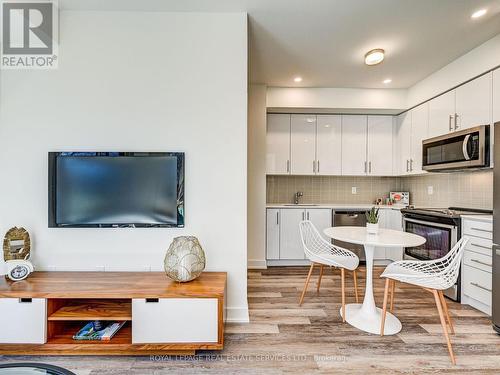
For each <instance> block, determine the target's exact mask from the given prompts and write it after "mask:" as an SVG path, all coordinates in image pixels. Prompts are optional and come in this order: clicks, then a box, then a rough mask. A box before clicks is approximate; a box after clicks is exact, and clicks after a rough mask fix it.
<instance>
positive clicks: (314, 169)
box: [313, 160, 316, 173]
mask: <svg viewBox="0 0 500 375" xmlns="http://www.w3.org/2000/svg"><path fill="white" fill-rule="evenodd" d="M313 173H316V160H313Z"/></svg>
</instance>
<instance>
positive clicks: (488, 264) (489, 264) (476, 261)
mask: <svg viewBox="0 0 500 375" xmlns="http://www.w3.org/2000/svg"><path fill="white" fill-rule="evenodd" d="M470 261H471V262H475V263H478V264H482V265H483V266H488V267H491V266H492V265H491V263H486V262H481V261H480V260H477V259H471V260H470Z"/></svg>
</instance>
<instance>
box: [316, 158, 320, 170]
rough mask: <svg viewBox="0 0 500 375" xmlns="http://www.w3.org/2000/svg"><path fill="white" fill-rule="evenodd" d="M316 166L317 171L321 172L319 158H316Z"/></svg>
mask: <svg viewBox="0 0 500 375" xmlns="http://www.w3.org/2000/svg"><path fill="white" fill-rule="evenodd" d="M316 168H317V169H318V170H317V171H316V172H318V173H319V160H316Z"/></svg>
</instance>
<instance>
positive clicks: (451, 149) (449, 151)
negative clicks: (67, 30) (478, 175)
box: [422, 125, 490, 171]
mask: <svg viewBox="0 0 500 375" xmlns="http://www.w3.org/2000/svg"><path fill="white" fill-rule="evenodd" d="M489 165H490V126H489V125H481V126H476V127H474V128H469V129H465V130H461V131H458V132H454V133H449V134H445V135H441V136H439V137H434V138H430V139H426V140H425V141H423V142H422V169H424V170H426V171H447V170H460V169H469V168H485V167H489Z"/></svg>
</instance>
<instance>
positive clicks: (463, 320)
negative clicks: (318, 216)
mask: <svg viewBox="0 0 500 375" xmlns="http://www.w3.org/2000/svg"><path fill="white" fill-rule="evenodd" d="M382 270H383V268H381V267H376V269H375V271H374V274H375V278H374V291H375V300H376V303H377V305H378V306H381V304H382V299H383V292H384V289H383V288H384V283H383V280H381V279H380V278H379V277H378V276H379V274H380V273H381V271H382ZM307 271H308V268H307V267H272V268H269V269H267V270H262V271H260V270H259V271H249V272H248V303H249V311H250V323H249V324H241V323H227V325H226V336H225V349H224V351H222V352H200V353H198V355H197V356H194V357H156V358H150V357H0V362H18V361H40V362H44V363H51V364H55V365H59V366H62V367H66V368H68V369H70V370H72V371H74V372H75V373H76V374H78V375H97V374H103V375H117V374H120V375H121V374H141V375H142V374H157V375H160V374H220V373H224V374H239V375H246V374H333V373H335V374H399V373H405V374H426V373H427V374H431V373H432V374H434V373H445V374H475V373H477V374H499V373H500V336H498V335H497V334H496V333H494V331H493V330H492V328H491V321H490V319H489V317H488V316H486V315H485V314H483V313H481V312H479V311H477V310H474V309H473V308H471V307H469V306H465V305H460V304H457V303H453V302H451V301H449V300H448V304H449V310H450V314H451V315H452V316H453V318H454V321H455V324H456V332H457V333H456V334H455V335H453V336H452V342H453V347H454V350H455V355H456V357H457V365H456V366H453V365H451V363H450V361H449V357H448V352H447V349H446V345H445V341H444V338H443V336H442V331H441V326H440V322H439V317H438V314H437V310H436V306H435V305H434V299H433V297H432V295H431V294H429V293H426V292H423V291H422V290H421V289H419V288H415V287H412V286H408V285H403V284H398V285H397V287H396V291H395V308H394V314H395V315H396V316H397V317H399V318H400V320H401V322H402V324H403V329H402V331H401V332H400V333H399V334H397V335H394V336H384V337H380V336H378V335H372V334H369V333H365V332H362V331H360V330H358V329H356V328H354V327H352V326H350V325H349V324H346V323H342V320H341V318H340V315H339V309H340V299H341V293H340V275H339V271H338V270H335V271H334V270H332V269H326V270H325V273H324V276H323V281H322V286H321V290H320V292H319V293H316V280H317V276H318V274H317V271H316V273H315V274H314V276H313V278H312V282H311V284H310V285H309V290H308V293H307V294H306V297H305V299H304V303H303V305H302V306H301V307H299V306H298V299H299V296H300V292H301V290H302V286H303V283H304V280H305V277H306V275H307ZM358 277H359V279H360V290H362V289H363V288H364V277H365V273H364V270H363V269H361V270H360V272H359V276H358ZM346 287H347V302H348V303H350V302H354V294H353V289H352V288H353V282H352V278H350V277H348V278H347V283H346ZM361 295H362V293H361Z"/></svg>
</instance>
